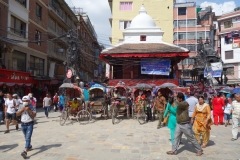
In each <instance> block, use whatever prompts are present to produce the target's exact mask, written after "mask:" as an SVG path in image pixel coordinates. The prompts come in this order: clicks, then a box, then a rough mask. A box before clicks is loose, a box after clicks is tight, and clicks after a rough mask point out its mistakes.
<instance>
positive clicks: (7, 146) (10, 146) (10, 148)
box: [0, 144, 18, 152]
mask: <svg viewBox="0 0 240 160" xmlns="http://www.w3.org/2000/svg"><path fill="white" fill-rule="evenodd" d="M16 147H18V144H10V145H3V146H0V150H4V149H7V150H5V151H4V152H8V151H10V150H12V149H14V148H16Z"/></svg>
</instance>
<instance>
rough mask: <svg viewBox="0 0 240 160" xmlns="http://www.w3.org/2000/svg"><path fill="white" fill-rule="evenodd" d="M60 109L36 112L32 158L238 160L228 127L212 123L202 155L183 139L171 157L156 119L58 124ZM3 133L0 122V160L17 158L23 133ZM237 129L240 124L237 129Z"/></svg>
mask: <svg viewBox="0 0 240 160" xmlns="http://www.w3.org/2000/svg"><path fill="white" fill-rule="evenodd" d="M59 115H60V114H59V113H56V112H55V113H53V112H51V113H50V115H49V117H50V118H49V119H47V118H45V116H44V112H43V110H42V109H39V112H38V114H37V121H38V124H36V125H35V126H34V132H33V136H32V145H33V150H32V151H30V152H28V159H32V160H198V159H204V160H223V159H224V160H237V159H240V138H239V139H238V140H237V141H234V142H232V141H231V126H228V127H224V126H218V127H216V126H213V127H212V131H211V138H210V142H209V145H208V146H207V148H205V149H204V154H203V155H202V156H201V157H196V156H195V151H194V149H193V147H192V145H191V144H189V143H188V141H186V138H185V137H183V143H184V145H181V146H180V147H179V150H178V155H176V156H170V155H167V154H166V151H169V150H171V143H170V140H169V139H170V134H169V129H168V128H167V127H164V128H161V129H157V121H154V122H150V123H147V124H144V125H139V123H138V121H137V120H133V119H122V120H120V121H119V123H118V124H116V125H112V121H111V120H104V119H103V118H98V120H97V121H95V122H93V123H90V124H87V125H80V124H79V123H78V122H76V121H72V122H71V121H67V122H66V124H65V125H64V126H60V124H59V117H58V116H59ZM10 129H11V132H10V133H9V134H3V132H4V131H5V126H4V125H1V126H0V134H1V136H0V160H19V159H22V157H21V156H20V153H21V152H22V150H23V148H24V144H25V141H24V137H23V134H22V132H21V131H16V130H15V127H14V126H13V125H11V126H10ZM239 129H240V128H239Z"/></svg>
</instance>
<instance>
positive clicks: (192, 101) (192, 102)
mask: <svg viewBox="0 0 240 160" xmlns="http://www.w3.org/2000/svg"><path fill="white" fill-rule="evenodd" d="M186 102H187V103H188V104H189V108H188V115H189V118H190V119H191V118H192V114H193V111H194V108H195V106H196V104H197V103H198V99H197V98H195V97H194V93H193V92H190V97H189V98H188V99H187V100H186Z"/></svg>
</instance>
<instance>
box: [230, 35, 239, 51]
mask: <svg viewBox="0 0 240 160" xmlns="http://www.w3.org/2000/svg"><path fill="white" fill-rule="evenodd" d="M232 48H233V49H235V48H240V37H234V38H233V44H232Z"/></svg>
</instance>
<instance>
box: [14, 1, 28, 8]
mask: <svg viewBox="0 0 240 160" xmlns="http://www.w3.org/2000/svg"><path fill="white" fill-rule="evenodd" d="M15 1H17V2H18V3H20V4H21V5H22V6H23V7H25V8H26V7H27V0H15Z"/></svg>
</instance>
